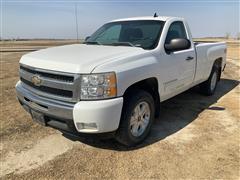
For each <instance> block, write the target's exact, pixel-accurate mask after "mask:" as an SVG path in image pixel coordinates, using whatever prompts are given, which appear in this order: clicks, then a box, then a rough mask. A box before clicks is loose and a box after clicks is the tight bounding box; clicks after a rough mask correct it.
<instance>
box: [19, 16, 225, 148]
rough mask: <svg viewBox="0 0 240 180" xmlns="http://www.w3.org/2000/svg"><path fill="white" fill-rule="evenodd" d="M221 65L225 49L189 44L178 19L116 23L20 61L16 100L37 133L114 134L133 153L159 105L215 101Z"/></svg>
mask: <svg viewBox="0 0 240 180" xmlns="http://www.w3.org/2000/svg"><path fill="white" fill-rule="evenodd" d="M225 64H226V44H225V43H224V42H218V43H201V42H193V40H192V36H191V32H190V29H189V26H188V24H187V22H186V21H185V19H183V18H178V17H156V16H154V17H137V18H127V19H118V20H113V21H111V22H108V23H106V24H105V25H103V26H102V27H100V28H99V29H98V30H97V31H96V32H95V33H93V34H92V35H91V36H90V37H87V38H86V39H85V42H84V43H82V44H80V43H79V44H72V45H64V46H58V47H51V48H47V49H42V50H39V51H35V52H31V53H28V54H25V55H23V56H22V58H21V60H20V67H19V74H20V80H19V81H18V82H17V84H16V92H17V98H18V100H19V102H20V104H21V105H22V106H23V107H24V109H25V110H26V111H27V112H29V113H30V114H31V116H32V118H33V120H36V121H37V122H39V123H40V124H42V125H45V126H50V127H53V128H56V129H59V130H61V131H62V132H68V133H73V134H78V135H81V134H98V135H100V134H108V133H111V134H113V135H114V137H115V138H116V140H118V141H119V142H120V143H122V144H124V145H127V146H133V145H136V144H138V143H140V142H142V141H143V140H144V139H145V138H146V137H147V135H148V133H149V132H150V129H151V125H152V123H153V120H154V119H155V118H156V117H157V116H158V115H159V110H160V103H161V102H163V101H165V100H167V99H169V98H171V97H173V96H176V95H177V94H179V93H182V92H183V91H186V90H188V89H190V88H192V87H194V86H198V87H199V90H200V92H202V93H203V94H205V95H212V94H214V91H215V89H216V86H217V83H218V81H219V80H220V77H221V72H222V71H223V70H224V67H225Z"/></svg>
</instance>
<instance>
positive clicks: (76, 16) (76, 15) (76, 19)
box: [75, 3, 79, 41]
mask: <svg viewBox="0 0 240 180" xmlns="http://www.w3.org/2000/svg"><path fill="white" fill-rule="evenodd" d="M75 21H76V34H77V41H78V39H79V37H78V14H77V3H75Z"/></svg>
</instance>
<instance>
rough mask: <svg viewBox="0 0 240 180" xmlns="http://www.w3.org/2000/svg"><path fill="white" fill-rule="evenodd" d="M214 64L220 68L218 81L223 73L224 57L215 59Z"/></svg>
mask: <svg viewBox="0 0 240 180" xmlns="http://www.w3.org/2000/svg"><path fill="white" fill-rule="evenodd" d="M213 66H215V67H216V68H217V69H218V81H220V78H221V73H222V58H218V59H216V60H215V61H214V64H213Z"/></svg>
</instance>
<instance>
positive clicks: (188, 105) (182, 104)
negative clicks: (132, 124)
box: [64, 79, 239, 151]
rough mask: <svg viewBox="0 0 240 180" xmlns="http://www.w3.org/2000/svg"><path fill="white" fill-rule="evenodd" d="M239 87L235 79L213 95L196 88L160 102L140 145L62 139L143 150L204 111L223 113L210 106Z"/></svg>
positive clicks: (123, 149) (94, 139) (119, 149)
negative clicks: (202, 92) (157, 112)
mask: <svg viewBox="0 0 240 180" xmlns="http://www.w3.org/2000/svg"><path fill="white" fill-rule="evenodd" d="M238 84H239V81H237V80H231V79H221V81H220V82H219V84H218V87H217V90H216V92H215V94H214V95H213V96H203V95H201V94H199V93H198V89H197V88H194V89H191V90H189V91H186V92H184V93H182V94H180V95H178V96H176V97H174V98H171V99H169V100H167V101H165V102H163V103H162V104H161V112H160V117H159V118H158V119H156V120H155V122H154V124H153V127H152V130H151V133H150V134H149V136H148V138H147V139H146V140H145V141H144V142H143V143H142V144H139V145H137V146H135V147H131V148H127V147H125V146H122V145H121V144H119V143H117V142H116V141H115V140H113V139H107V140H103V139H101V140H100V139H98V138H86V137H78V138H76V137H72V136H68V135H64V136H65V137H67V138H69V139H71V140H74V141H80V142H83V143H85V144H88V145H91V146H94V147H98V148H103V149H111V150H116V151H129V150H135V149H139V148H143V147H145V146H148V145H151V144H153V143H156V142H158V141H160V140H162V139H164V138H166V137H168V136H170V135H172V134H174V133H176V132H178V131H180V130H181V129H183V128H184V127H186V126H187V125H188V124H190V123H191V122H193V121H194V120H195V119H196V118H197V117H198V115H199V114H200V113H201V112H202V111H204V110H205V109H209V110H213V111H224V110H225V108H224V107H218V106H211V105H212V104H214V103H216V102H217V101H218V99H220V98H221V97H222V96H224V95H225V94H227V93H228V92H229V91H231V90H232V89H233V88H235V87H236V86H237V85H238ZM210 106H211V107H210Z"/></svg>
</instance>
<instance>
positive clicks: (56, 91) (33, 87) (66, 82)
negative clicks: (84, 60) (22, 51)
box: [19, 65, 80, 102]
mask: <svg viewBox="0 0 240 180" xmlns="http://www.w3.org/2000/svg"><path fill="white" fill-rule="evenodd" d="M19 74H20V80H21V82H22V83H23V86H24V87H25V88H26V89H28V90H29V91H32V92H33V93H36V94H38V95H40V96H44V97H49V98H52V99H58V100H62V101H70V102H76V101H78V100H79V90H80V75H79V74H71V73H62V72H56V71H49V70H44V69H38V68H33V67H29V66H25V65H20V69H19ZM34 76H37V77H38V78H39V79H40V80H41V84H40V85H37V84H34V82H33V81H32V78H33V77H34Z"/></svg>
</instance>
